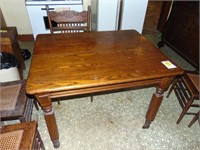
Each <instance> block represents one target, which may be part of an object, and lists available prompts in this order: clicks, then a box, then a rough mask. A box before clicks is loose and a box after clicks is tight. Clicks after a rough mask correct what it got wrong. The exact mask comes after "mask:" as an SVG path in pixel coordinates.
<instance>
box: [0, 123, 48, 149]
mask: <svg viewBox="0 0 200 150" xmlns="http://www.w3.org/2000/svg"><path fill="white" fill-rule="evenodd" d="M0 132H1V134H0V149H1V150H17V149H20V150H32V149H34V150H39V149H45V147H44V144H43V141H42V139H41V137H40V134H39V132H38V130H37V122H36V121H33V122H24V123H17V124H12V125H6V126H2V127H1V128H0Z"/></svg>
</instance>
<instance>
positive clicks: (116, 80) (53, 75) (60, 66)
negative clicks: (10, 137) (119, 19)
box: [26, 30, 183, 147]
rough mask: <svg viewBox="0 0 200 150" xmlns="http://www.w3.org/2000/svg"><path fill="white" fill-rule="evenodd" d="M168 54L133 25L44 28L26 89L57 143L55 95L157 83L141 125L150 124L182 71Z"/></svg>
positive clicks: (39, 38)
mask: <svg viewBox="0 0 200 150" xmlns="http://www.w3.org/2000/svg"><path fill="white" fill-rule="evenodd" d="M166 60H169V58H167V57H166V56H165V55H163V54H162V53H161V52H160V51H159V49H157V48H156V47H155V46H154V45H153V44H152V43H151V42H149V41H148V40H147V39H146V38H145V37H144V36H142V35H140V34H139V33H138V32H137V31H135V30H121V31H104V32H83V33H76V34H41V35H38V36H37V39H36V43H35V48H34V52H33V57H32V63H31V68H30V72H29V76H28V81H27V86H26V91H27V93H28V94H30V95H35V96H36V98H37V100H38V102H39V103H40V106H41V107H42V109H43V111H44V115H45V119H46V123H47V127H48V130H49V134H50V136H51V140H52V141H53V144H54V147H59V145H60V143H59V134H58V128H57V123H56V118H55V115H54V111H53V108H52V98H58V97H63V96H76V95H81V94H94V93H98V92H109V91H113V90H124V89H128V88H143V87H148V86H156V87H157V90H156V92H155V93H154V94H153V96H152V99H151V102H150V105H149V108H148V111H147V114H146V121H145V124H144V126H143V128H148V127H149V126H150V123H151V122H152V121H153V120H154V118H155V116H156V113H157V111H158V109H159V107H160V104H161V102H162V99H163V93H164V91H165V90H166V89H167V88H168V86H169V84H170V83H171V80H172V79H173V78H174V77H176V76H177V75H181V74H182V73H183V70H182V69H180V68H179V67H178V66H177V68H173V69H168V68H167V67H165V66H164V65H163V64H162V61H166ZM171 62H172V61H171ZM172 63H173V62H172ZM174 64H175V63H174ZM149 98H150V97H149ZM138 102H139V100H138ZM57 117H62V116H57Z"/></svg>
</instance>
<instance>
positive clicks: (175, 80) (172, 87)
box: [167, 79, 178, 98]
mask: <svg viewBox="0 0 200 150" xmlns="http://www.w3.org/2000/svg"><path fill="white" fill-rule="evenodd" d="M177 80H178V79H174V81H173V83H172V85H171V88H170V89H169V92H168V94H167V98H168V97H169V96H170V94H171V92H172V91H173V89H174V87H175V85H176V83H177Z"/></svg>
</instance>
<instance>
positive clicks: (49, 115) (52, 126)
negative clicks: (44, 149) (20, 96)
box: [36, 94, 60, 148]
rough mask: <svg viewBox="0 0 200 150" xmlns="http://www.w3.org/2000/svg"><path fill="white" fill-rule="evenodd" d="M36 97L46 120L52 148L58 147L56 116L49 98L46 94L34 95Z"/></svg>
mask: <svg viewBox="0 0 200 150" xmlns="http://www.w3.org/2000/svg"><path fill="white" fill-rule="evenodd" d="M36 97H37V100H38V102H39V103H40V106H41V107H42V109H43V111H44V117H45V120H46V124H47V128H48V131H49V135H50V138H51V141H52V142H53V146H54V148H58V147H60V142H59V133H58V127H57V124H56V118H55V115H54V111H53V108H52V102H51V99H50V97H49V95H48V94H44V95H36Z"/></svg>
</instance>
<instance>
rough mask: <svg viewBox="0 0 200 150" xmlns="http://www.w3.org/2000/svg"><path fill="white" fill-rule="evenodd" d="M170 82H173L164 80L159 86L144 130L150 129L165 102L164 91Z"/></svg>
mask: <svg viewBox="0 0 200 150" xmlns="http://www.w3.org/2000/svg"><path fill="white" fill-rule="evenodd" d="M170 81H171V80H169V79H168V78H164V79H162V81H161V83H160V84H158V86H157V88H156V92H155V93H154V94H153V96H152V98H151V102H150V104H149V108H148V110H147V113H146V121H145V123H144V125H143V127H142V128H143V129H146V128H149V126H150V124H151V122H152V121H153V120H154V119H155V117H156V114H157V112H158V109H159V107H160V105H161V103H162V100H163V94H164V91H165V90H166V89H167V88H168V86H169V84H170Z"/></svg>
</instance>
